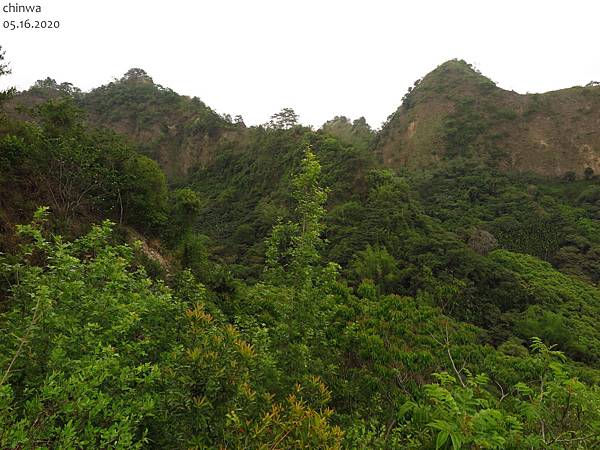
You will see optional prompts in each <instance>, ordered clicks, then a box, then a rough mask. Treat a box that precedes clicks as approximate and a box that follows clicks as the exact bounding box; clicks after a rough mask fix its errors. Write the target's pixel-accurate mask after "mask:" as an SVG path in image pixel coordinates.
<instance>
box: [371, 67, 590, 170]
mask: <svg viewBox="0 0 600 450" xmlns="http://www.w3.org/2000/svg"><path fill="white" fill-rule="evenodd" d="M375 151H376V153H377V154H378V156H379V158H380V159H381V162H382V163H383V164H384V165H386V166H389V167H400V166H406V167H416V168H418V167H427V166H429V165H431V164H434V163H436V162H437V161H440V160H441V159H445V158H453V157H464V158H468V159H474V160H479V161H481V162H482V163H486V164H490V165H493V166H494V167H498V168H500V169H503V170H509V171H519V172H533V173H537V174H539V175H544V176H552V177H556V176H564V174H566V173H568V172H574V173H575V174H576V175H577V177H580V178H581V177H584V175H585V171H586V169H588V168H590V169H591V170H593V171H594V173H598V170H600V86H597V85H594V84H590V85H588V86H586V87H573V88H569V89H562V90H559V91H553V92H547V93H544V94H526V95H521V94H518V93H516V92H513V91H506V90H503V89H501V88H499V87H497V86H496V84H495V83H494V82H492V81H491V80H490V79H488V78H486V77H484V76H483V75H481V74H480V73H479V72H477V71H476V70H475V69H473V68H472V66H470V65H469V64H467V63H465V62H464V61H457V60H452V61H448V62H446V63H444V64H442V65H441V66H439V67H438V68H437V69H435V70H434V71H433V72H431V73H429V74H428V75H427V76H425V77H424V78H423V79H422V80H419V81H418V82H416V83H415V86H414V87H413V88H411V90H410V91H409V93H408V94H407V95H406V96H405V97H404V99H403V103H402V105H401V106H400V107H399V108H398V110H397V111H396V112H395V113H393V114H392V115H391V116H390V117H389V118H388V121H387V123H386V124H385V126H384V127H383V129H382V131H381V132H380V135H379V137H378V140H377V143H376V146H375ZM588 172H589V171H588Z"/></svg>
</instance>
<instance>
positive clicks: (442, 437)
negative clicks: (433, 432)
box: [435, 431, 450, 450]
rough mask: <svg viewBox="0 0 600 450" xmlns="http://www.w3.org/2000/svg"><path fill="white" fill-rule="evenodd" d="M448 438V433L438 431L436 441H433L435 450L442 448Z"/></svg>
mask: <svg viewBox="0 0 600 450" xmlns="http://www.w3.org/2000/svg"><path fill="white" fill-rule="evenodd" d="M448 436H450V433H448V432H447V431H440V432H439V433H438V435H437V439H436V440H435V449H436V450H437V449H438V448H442V447H443V446H444V445H445V444H446V441H448Z"/></svg>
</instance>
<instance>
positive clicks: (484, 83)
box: [0, 52, 600, 450]
mask: <svg viewBox="0 0 600 450" xmlns="http://www.w3.org/2000/svg"><path fill="white" fill-rule="evenodd" d="M7 69H8V68H7V66H6V65H5V64H3V63H2V53H1V52H0V76H1V75H3V74H5V73H6V70H7ZM561 92H562V91H561ZM11 95H12V93H11V92H5V93H0V330H2V332H1V333H0V447H1V448H11V449H15V448H90V449H95V448H98V449H106V448H115V449H117V448H118V449H129V448H151V449H152V448H156V449H164V448H173V449H180V448H181V449H183V448H236V449H238V448H239V449H287V448H293V449H300V448H303V449H307V448H311V449H312V448H319V449H321V448H322V449H342V448H348V449H436V450H437V449H460V448H466V449H482V448H490V449H520V448H533V449H587V448H589V449H592V448H598V446H600V438H599V436H600V406H599V405H600V390H599V388H598V386H599V383H600V351H599V349H600V332H599V331H598V327H597V326H596V324H597V322H598V318H599V317H600V224H599V222H598V220H600V184H599V181H598V177H597V176H594V170H595V168H596V166H594V165H592V164H591V163H589V165H587V164H588V162H589V161H588V160H585V159H584V157H583V156H581V155H583V153H581V154H580V153H577V152H573V151H572V152H571V153H568V154H567V156H565V157H564V158H563V156H561V153H560V152H562V151H563V150H564V151H565V152H566V151H567V150H568V149H571V150H573V148H575V147H576V146H577V145H578V143H579V142H580V141H577V140H576V139H570V138H568V139H567V138H565V136H570V135H569V133H571V132H572V130H571V128H569V126H572V127H573V128H576V125H575V124H573V120H572V119H571V117H575V116H572V115H570V114H571V112H569V111H571V109H568V108H567V105H571V107H572V108H575V106H573V105H574V104H575V103H577V102H578V103H577V105H592V107H591V109H590V111H591V112H589V113H582V115H583V118H582V119H579V120H580V124H578V125H577V126H580V127H581V128H578V130H579V131H578V132H580V133H583V134H585V133H584V130H589V129H591V128H587V127H588V126H589V127H591V125H590V123H591V122H590V121H591V120H592V119H593V115H594V114H596V111H597V110H596V109H594V108H593V105H595V104H596V101H597V88H595V87H589V88H577V89H575V88H574V90H567V91H565V93H564V97H563V98H562V100H561V101H559V100H544V102H546V103H543V102H542V103H540V104H539V109H538V110H535V111H532V112H530V113H525V110H523V111H521V112H519V113H515V112H514V111H515V108H517V106H518V105H519V104H520V103H519V102H524V103H523V104H524V105H530V102H535V101H536V100H533V99H534V97H533V96H519V95H518V94H514V93H507V92H505V91H502V90H500V89H498V88H496V87H495V86H494V84H493V83H491V82H490V81H489V80H487V79H486V78H484V77H482V76H481V75H480V74H478V73H477V72H475V71H473V70H472V69H471V68H470V67H469V66H468V65H466V64H464V63H462V62H458V61H451V62H448V63H446V64H444V65H442V66H440V68H438V69H437V70H436V71H434V72H432V73H431V74H430V75H428V76H427V77H425V79H423V81H422V82H420V83H419V84H418V86H416V87H415V88H414V89H412V90H411V91H410V92H409V94H407V96H406V97H405V99H404V101H403V105H402V106H401V107H400V108H399V110H398V111H397V112H396V113H395V114H394V115H392V116H391V117H390V120H389V121H388V123H387V124H386V126H385V127H384V128H383V129H382V130H381V131H379V132H374V131H373V130H371V129H370V127H369V126H368V124H366V122H365V120H364V119H362V118H361V119H357V120H354V121H351V120H350V119H348V118H346V117H343V116H338V117H335V118H334V119H332V120H330V121H328V122H327V123H326V124H324V125H323V127H322V128H321V129H319V130H313V129H310V128H307V127H303V126H302V125H300V124H298V123H297V117H296V115H295V113H294V112H293V110H291V109H284V110H282V111H281V112H280V113H278V114H275V115H274V116H273V118H272V120H271V121H270V122H269V123H268V124H265V125H263V126H256V127H246V126H245V125H243V123H242V122H241V121H240V120H239V119H238V120H235V121H232V120H231V119H230V118H229V117H227V116H219V115H218V114H216V113H215V112H214V111H213V110H212V109H210V108H209V107H208V106H206V105H204V104H203V103H202V102H201V101H200V100H198V99H190V98H188V97H184V96H180V95H178V94H176V93H174V92H172V91H170V90H169V89H167V88H164V87H161V86H158V85H156V84H155V83H154V82H153V81H152V79H151V78H150V77H149V76H148V75H147V74H146V73H145V72H143V71H141V70H139V69H132V70H130V71H129V72H128V73H127V74H126V75H125V76H124V77H123V78H121V79H120V80H116V81H114V82H112V83H110V84H108V85H106V86H103V87H100V88H98V89H95V90H93V91H91V92H89V93H83V92H81V91H79V90H78V89H76V88H74V87H73V86H72V85H70V84H68V83H63V84H57V83H56V82H55V81H53V80H44V81H41V82H38V83H37V84H36V85H35V86H34V87H32V88H31V89H29V90H28V91H25V92H22V93H19V94H18V95H16V96H13V97H12V98H11V99H9V100H7V98H8V97H10V96H11ZM554 95H558V93H554V94H543V95H542V96H541V97H540V98H543V99H552V98H554V97H553V96H554ZM561 95H563V94H561ZM567 98H572V99H576V100H573V102H574V103H573V104H571V103H569V102H568V101H566V99H567ZM531 104H533V103H531ZM515 105H517V106H515ZM549 105H552V108H559V106H560V107H561V108H567V109H568V110H567V109H564V111H563V110H558V109H557V111H558V112H557V113H556V114H563V112H564V116H560V117H562V118H563V119H564V120H560V119H559V118H556V121H555V125H556V126H553V127H550V126H548V128H547V129H544V130H546V131H547V132H548V133H550V134H548V135H544V139H545V142H547V143H548V144H547V146H544V147H543V155H542V156H539V155H538V156H539V157H537V156H536V158H533V157H532V158H531V159H527V158H525V159H518V158H517V159H514V164H513V165H510V164H508V161H509V160H510V161H513V160H512V159H510V158H509V156H510V155H524V154H529V153H527V148H525V147H523V146H522V145H521V144H523V143H524V142H525V143H526V142H529V141H527V139H526V137H527V136H530V134H527V133H533V131H532V130H534V129H535V130H541V129H542V128H540V126H541V125H539V124H540V123H545V122H544V120H542V119H543V118H544V117H550V116H549V114H550V113H549V112H550V111H551V110H552V108H550V106H549ZM517 109H518V108H517ZM573 110H574V109H573ZM510 111H513V112H510ZM561 111H562V112H561ZM586 114H587V115H586ZM552 117H554V116H552ZM548 120H554V119H548ZM575 122H576V121H575ZM569 124H571V125H569ZM567 125H569V126H567ZM546 131H545V132H546ZM540 132H541V131H540ZM552 133H554V134H552ZM551 135H552V136H559V137H560V139H566V140H565V141H564V142H569V143H570V144H569V145H572V147H568V148H567V147H565V148H562V147H560V145H559V144H560V143H561V142H563V141H561V140H556V141H554V140H552V139H551V138H550V137H549V136H551ZM585 136H588V137H587V138H586V139H588V138H589V139H588V140H586V141H585V142H586V143H589V144H587V145H590V146H591V145H593V144H592V142H593V139H592V138H593V136H594V134H593V133H592V134H589V135H585ZM590 136H591V137H590ZM556 139H559V138H558V137H557V138H556ZM581 142H583V141H581ZM550 143H552V146H554V147H552V146H551V144H550ZM523 145H524V144H523ZM527 145H529V144H527ZM573 146H575V147H573ZM558 148H560V149H561V150H560V151H559V150H556V149H558ZM571 150H570V151H571ZM540 151H541V150H540ZM515 158H516V156H515ZM582 158H583V159H582ZM557 161H559V162H560V165H552V164H554V163H557ZM551 163H552V164H551ZM588 168H589V170H586V169H588ZM571 171H572V172H576V173H570V172H571Z"/></svg>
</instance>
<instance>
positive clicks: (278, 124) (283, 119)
mask: <svg viewBox="0 0 600 450" xmlns="http://www.w3.org/2000/svg"><path fill="white" fill-rule="evenodd" d="M298 119H299V117H298V114H296V112H295V111H294V110H293V109H292V108H283V109H282V110H281V111H279V112H278V113H276V114H273V115H272V116H271V120H269V122H268V123H267V127H269V128H273V129H275V130H288V129H290V128H293V127H295V126H296V125H298Z"/></svg>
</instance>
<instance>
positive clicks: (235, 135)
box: [10, 69, 245, 181]
mask: <svg viewBox="0 0 600 450" xmlns="http://www.w3.org/2000/svg"><path fill="white" fill-rule="evenodd" d="M64 96H67V97H71V98H73V99H75V101H76V104H77V105H78V106H79V107H81V108H82V109H83V110H84V111H85V113H86V118H87V120H88V122H89V123H90V125H92V126H94V127H99V128H108V129H110V130H112V131H114V132H116V133H119V134H122V135H124V136H126V137H127V138H128V139H129V140H130V142H131V143H132V144H134V145H135V146H136V147H137V149H138V151H140V152H141V153H142V154H144V155H146V156H149V157H150V158H152V159H154V160H155V161H157V162H158V163H159V165H160V166H161V168H162V169H163V171H164V172H165V174H166V175H167V177H168V178H169V179H170V180H171V181H174V180H181V179H182V178H184V177H185V176H186V175H187V174H188V172H189V170H190V169H191V168H192V167H196V166H198V165H204V164H207V163H208V162H210V161H212V159H213V157H214V154H215V152H216V151H217V149H218V148H219V147H220V146H221V145H223V144H224V143H225V142H228V141H231V140H233V141H236V140H238V139H239V138H240V134H243V130H244V129H245V126H244V124H243V123H242V122H241V119H239V118H238V122H236V123H233V121H232V119H231V118H230V117H227V116H220V115H219V114H217V113H216V112H215V111H213V110H212V109H211V108H210V107H208V106H207V105H206V104H204V103H203V102H202V101H201V100H200V99H198V98H197V97H193V98H190V97H187V96H183V95H179V94H177V93H175V92H174V91H172V90H171V89H168V88H165V87H163V86H161V85H159V84H156V83H154V81H153V80H152V78H151V77H150V76H149V75H148V74H146V72H145V71H143V70H142V69H131V70H129V71H128V72H127V73H126V74H125V75H123V77H121V78H120V79H118V80H114V81H113V82H111V83H108V84H106V85H103V86H100V87H98V88H96V89H93V90H92V91H90V92H87V93H84V92H81V91H80V90H79V89H77V88H76V87H73V85H71V84H70V83H61V84H58V83H56V81H54V80H52V79H46V80H41V81H38V82H37V83H36V84H35V85H34V86H32V87H31V88H30V89H29V90H27V91H24V92H21V93H20V94H19V95H18V96H17V97H16V98H14V99H13V100H12V101H11V105H10V106H12V107H13V108H14V107H16V106H18V105H25V106H29V107H31V106H34V105H38V104H40V103H41V102H43V101H45V100H47V99H50V98H58V97H64Z"/></svg>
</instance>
